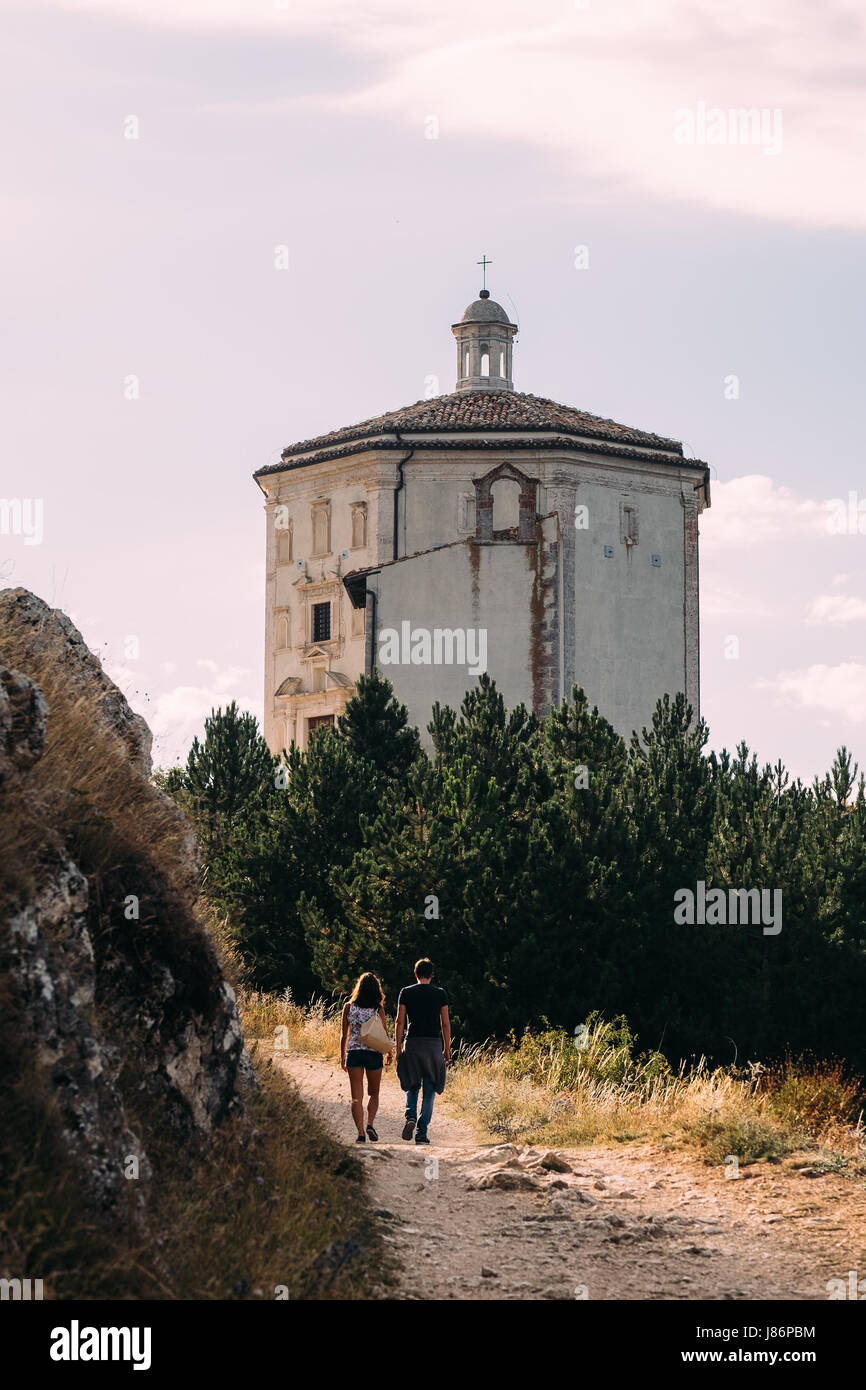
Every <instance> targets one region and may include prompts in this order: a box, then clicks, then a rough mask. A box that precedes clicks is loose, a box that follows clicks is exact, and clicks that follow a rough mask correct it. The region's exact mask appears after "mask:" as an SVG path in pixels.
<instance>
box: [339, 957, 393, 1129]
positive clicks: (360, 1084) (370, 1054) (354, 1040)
mask: <svg viewBox="0 0 866 1390" xmlns="http://www.w3.org/2000/svg"><path fill="white" fill-rule="evenodd" d="M376 1013H377V1014H378V1015H379V1018H380V1019H381V1020H382V1026H383V1027H384V1028H387V1026H388V1025H387V1022H386V1019H385V996H384V994H383V993H382V986H381V985H380V984H379V981H378V980H377V978H376V976H375V975H372V974H371V973H370V972H369V971H367V972H366V973H365V974H363V975H361V976H359V978H358V982H357V984H356V985H355V988H354V989H353V990H352V993H351V995H350V997H349V1002H348V1004H344V1005H343V1019H342V1033H341V1035H340V1065H341V1067H342V1068H343V1071H347V1072H348V1073H349V1087H350V1089H351V1092H352V1119H353V1120H354V1121H355V1125H356V1127H357V1130H358V1138H357V1139H356V1140H355V1143H356V1144H366V1142H367V1139H368V1137H369V1139H370V1140H371V1141H372V1143H374V1144H375V1142H376V1140H377V1139H378V1138H379V1136H378V1134H377V1133H376V1131H375V1129H374V1128H373V1121H374V1120H375V1118H376V1111H377V1110H378V1109H379V1084H380V1082H381V1080H382V1054H381V1052H376V1051H374V1049H373V1048H370V1047H364V1045H363V1043H362V1042H361V1025H362V1024H364V1023H366V1022H367V1020H368V1019H370V1018H372V1017H373V1015H374V1014H376ZM385 1062H386V1065H388V1066H390V1064H391V1053H390V1052H389V1053H388V1054H387V1057H386V1058H385ZM365 1074H366V1077H367V1125H366V1133H365V1132H364V1131H365V1127H364V1076H365Z"/></svg>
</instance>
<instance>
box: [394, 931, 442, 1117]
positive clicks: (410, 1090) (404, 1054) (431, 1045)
mask: <svg viewBox="0 0 866 1390" xmlns="http://www.w3.org/2000/svg"><path fill="white" fill-rule="evenodd" d="M415 979H416V981H417V984H414V985H407V986H406V988H405V989H401V991H400V995H399V998H398V999H397V1079H398V1081H399V1082H400V1085H401V1086H402V1088H403V1090H404V1091H405V1092H406V1123H405V1124H404V1126H403V1138H404V1139H411V1138H412V1134H413V1132H414V1133H415V1143H416V1144H429V1143H430V1140H429V1139H428V1138H427V1126H428V1125H429V1124H430V1118H431V1116H432V1114H433V1101H434V1099H435V1097H436V1096H441V1094H442V1092H443V1091H444V1090H445V1077H446V1071H445V1066H446V1063H450V1061H451V1023H450V1020H449V1018H448V995H447V994H446V993H445V991H444V989H440V988H439V987H438V985H434V984H433V983H432V981H433V963H432V961H429V960H427V958H426V957H425V958H424V959H423V960H419V961H417V962H416V964H415ZM404 1033H405V1036H406V1042H405V1046H404V1043H403V1036H404ZM419 1092H421V1093H422V1100H421V1118H420V1119H419V1118H418V1095H419ZM416 1125H417V1126H418V1128H417V1130H416V1129H415V1126H416Z"/></svg>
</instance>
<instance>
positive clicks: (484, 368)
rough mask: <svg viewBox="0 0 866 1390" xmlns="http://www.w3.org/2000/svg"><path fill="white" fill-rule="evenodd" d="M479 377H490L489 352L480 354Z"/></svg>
mask: <svg viewBox="0 0 866 1390" xmlns="http://www.w3.org/2000/svg"><path fill="white" fill-rule="evenodd" d="M481 375H482V376H489V375H490V353H489V352H482V354H481Z"/></svg>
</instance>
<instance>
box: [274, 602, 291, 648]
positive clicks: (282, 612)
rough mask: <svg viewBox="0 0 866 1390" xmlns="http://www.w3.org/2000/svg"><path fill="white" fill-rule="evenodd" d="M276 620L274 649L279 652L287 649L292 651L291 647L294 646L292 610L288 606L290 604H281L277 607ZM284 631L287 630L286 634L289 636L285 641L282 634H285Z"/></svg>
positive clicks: (275, 610) (275, 611)
mask: <svg viewBox="0 0 866 1390" xmlns="http://www.w3.org/2000/svg"><path fill="white" fill-rule="evenodd" d="M274 622H275V629H276V630H275V632H274V651H277V652H287V651H291V647H292V610H291V609H290V608H289V607H288V605H284V606H281V607H279V608H275V609H274ZM284 632H285V635H286V638H287V640H286V641H285V642H283V641H282V636H283V633H284Z"/></svg>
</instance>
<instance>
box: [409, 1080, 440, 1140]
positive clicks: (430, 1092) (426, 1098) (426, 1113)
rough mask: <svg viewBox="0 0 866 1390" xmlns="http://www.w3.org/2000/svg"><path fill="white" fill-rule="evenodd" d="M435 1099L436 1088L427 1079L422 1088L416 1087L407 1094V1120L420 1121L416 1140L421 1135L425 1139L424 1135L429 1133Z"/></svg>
mask: <svg viewBox="0 0 866 1390" xmlns="http://www.w3.org/2000/svg"><path fill="white" fill-rule="evenodd" d="M422 1090H423V1099H422V1101H421V1118H420V1119H419V1118H418V1095H419V1092H421V1091H422ZM435 1099H436V1087H435V1086H434V1085H433V1082H432V1081H428V1080H427V1079H426V1078H425V1079H424V1081H423V1082H422V1083H421V1085H420V1086H416V1087H415V1089H414V1091H407V1092H406V1119H407V1120H418V1128H417V1130H416V1132H415V1137H416V1138H417V1137H418V1135H419V1134H420V1135H421V1137H422V1138H423V1137H424V1135H425V1134H426V1133H427V1126H428V1125H429V1123H430V1120H431V1117H432V1115H433V1102H434V1100H435Z"/></svg>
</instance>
